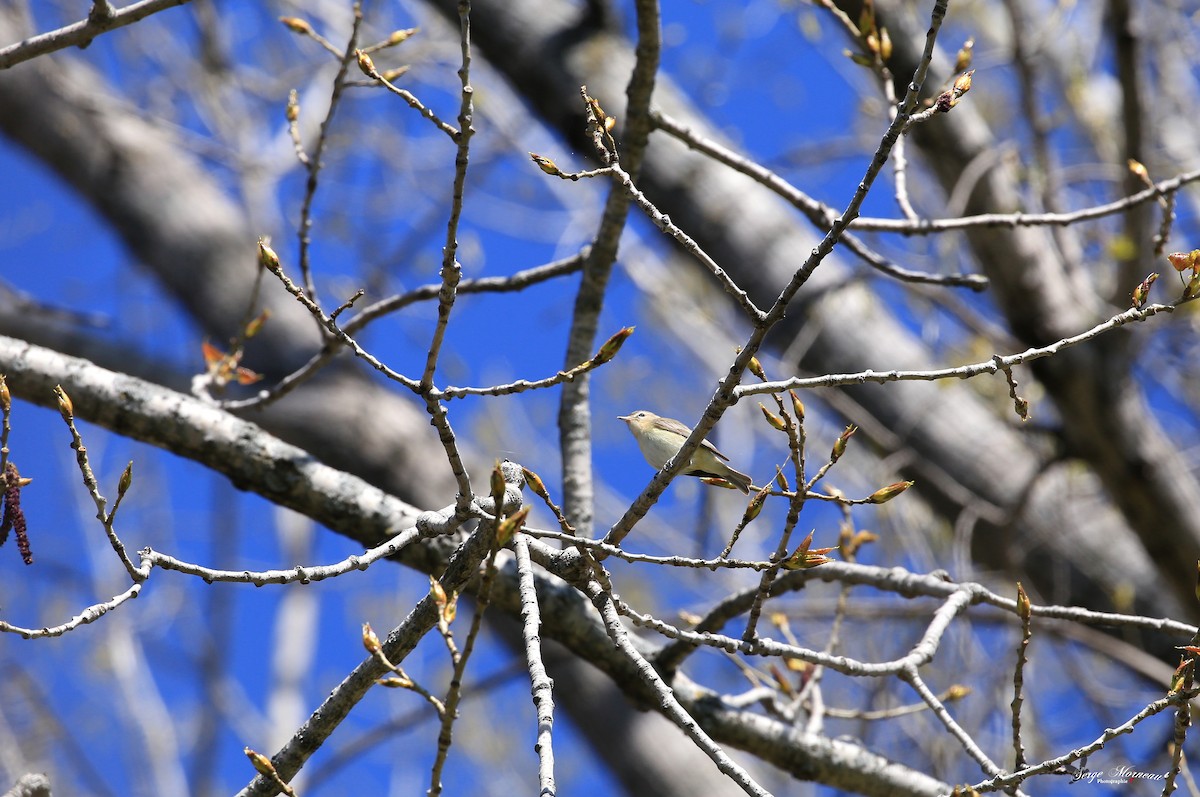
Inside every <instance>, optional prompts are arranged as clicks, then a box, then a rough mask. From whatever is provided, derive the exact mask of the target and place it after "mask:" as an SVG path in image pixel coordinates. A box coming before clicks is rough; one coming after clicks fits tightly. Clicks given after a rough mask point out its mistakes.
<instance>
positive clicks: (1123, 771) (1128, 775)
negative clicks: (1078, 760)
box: [1071, 764, 1167, 784]
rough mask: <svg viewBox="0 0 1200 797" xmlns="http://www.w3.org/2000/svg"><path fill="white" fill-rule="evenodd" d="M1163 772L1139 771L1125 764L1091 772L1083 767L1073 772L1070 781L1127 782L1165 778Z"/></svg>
mask: <svg viewBox="0 0 1200 797" xmlns="http://www.w3.org/2000/svg"><path fill="white" fill-rule="evenodd" d="M1166 777H1167V775H1166V773H1165V772H1140V771H1138V770H1136V769H1133V768H1132V767H1129V766H1127V765H1125V764H1121V765H1120V766H1115V767H1112V768H1111V769H1104V770H1100V771H1099V772H1093V771H1092V770H1090V769H1088V768H1087V767H1084V768H1083V769H1080V770H1079V771H1078V772H1076V773H1075V776H1074V777H1072V778H1071V782H1072V783H1076V782H1078V781H1084V782H1086V783H1093V784H1094V783H1110V784H1111V783H1129V782H1130V781H1134V780H1166Z"/></svg>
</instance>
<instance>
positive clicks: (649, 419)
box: [617, 410, 750, 493]
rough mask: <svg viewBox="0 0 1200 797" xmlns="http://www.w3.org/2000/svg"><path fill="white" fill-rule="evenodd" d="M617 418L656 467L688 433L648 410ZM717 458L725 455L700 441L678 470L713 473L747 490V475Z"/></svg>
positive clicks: (685, 438) (721, 458)
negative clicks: (687, 460)
mask: <svg viewBox="0 0 1200 797" xmlns="http://www.w3.org/2000/svg"><path fill="white" fill-rule="evenodd" d="M617 419H618V420H622V421H625V424H626V425H627V426H628V427H629V431H630V432H632V433H633V436H634V437H635V438H636V439H637V442H638V448H640V449H641V450H642V456H644V457H645V458H646V461H647V462H649V463H650V465H651V466H652V467H654V468H657V469H659V470H662V467H663V465H666V464H667V460H669V459H670V458H671V457H673V456H675V455H676V454H677V453H679V449H680V448H682V447H683V441H684V440H687V438H688V435H690V434H691V433H692V430H691V429H689V428H687V427H686V426H684V425H683V424H682V423H680V422H679V421H677V420H675V419H674V418H662V417H659V416H658V415H655V414H654V413H653V412H649V411H648V410H638V411H637V412H635V413H633V414H631V415H618V416H617ZM721 460H726V461H728V460H729V457H727V456H725V455H724V454H722V453H721V452H720V451H718V450H717V448H716V446H714V445H713V444H712V443H710V442H708V441H707V440H704V441H701V443H700V447H699V448H697V449H696V450H695V452H694V453H693V454H692V461H691V462H689V463H688V464H687V467H685V468H684V469H683V471H682V472H683V473H686V474H688V475H690V476H715V477H717V478H719V479H724V480H725V481H727V482H729V483H730V484H732V485H733V486H734V487H736V488H738V489H739V490H741V491H742V492H743V493H749V492H750V477H749V476H747V475H746V474H744V473H742V472H741V471H736V470H734V469H733V468H731V467H729V466H728V465H726V464H725V463H724V462H722V461H721Z"/></svg>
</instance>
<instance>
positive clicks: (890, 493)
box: [867, 481, 913, 504]
mask: <svg viewBox="0 0 1200 797" xmlns="http://www.w3.org/2000/svg"><path fill="white" fill-rule="evenodd" d="M912 486H913V482H911V481H908V482H896V483H895V484H889V485H888V486H887V487H880V488H879V489H878V490H876V491H875V492H873V493H871V495H870V496H868V497H867V503H868V504H885V503H887V502H888V501H891V500H892V499H893V498H895V497H896V496H898V495H900V493H902V492H904V491H905V490H907V489H908V488H909V487H912Z"/></svg>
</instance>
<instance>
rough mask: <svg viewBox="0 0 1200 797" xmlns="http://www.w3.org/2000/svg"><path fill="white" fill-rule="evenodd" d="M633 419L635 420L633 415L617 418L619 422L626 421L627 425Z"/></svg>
mask: <svg viewBox="0 0 1200 797" xmlns="http://www.w3.org/2000/svg"><path fill="white" fill-rule="evenodd" d="M632 418H633V416H632V415H618V416H617V420H618V421H625V422H626V423H628V422H629V421H630V419H632Z"/></svg>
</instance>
